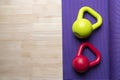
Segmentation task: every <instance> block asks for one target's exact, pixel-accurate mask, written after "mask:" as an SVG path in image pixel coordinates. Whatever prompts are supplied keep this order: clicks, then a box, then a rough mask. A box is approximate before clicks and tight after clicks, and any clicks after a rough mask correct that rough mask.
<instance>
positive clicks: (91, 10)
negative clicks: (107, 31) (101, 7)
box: [77, 6, 102, 30]
mask: <svg viewBox="0 0 120 80" xmlns="http://www.w3.org/2000/svg"><path fill="white" fill-rule="evenodd" d="M84 12H88V13H90V14H91V15H92V16H94V17H95V18H96V19H97V22H96V23H95V24H93V25H92V28H93V30H95V29H97V28H98V27H100V25H101V24H102V17H101V15H100V14H99V13H97V12H96V11H95V10H93V9H92V8H90V7H88V6H85V7H82V8H81V9H80V10H79V13H78V17H77V20H80V19H82V18H83V16H84Z"/></svg>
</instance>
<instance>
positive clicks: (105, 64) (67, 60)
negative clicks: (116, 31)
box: [62, 0, 110, 80]
mask: <svg viewBox="0 0 120 80" xmlns="http://www.w3.org/2000/svg"><path fill="white" fill-rule="evenodd" d="M108 1H109V0H62V32H63V34H62V35H63V80H109V28H110V26H109V19H108V17H109V16H108V4H109V3H108ZM83 6H89V7H91V8H93V9H94V10H96V11H97V12H98V13H100V14H101V16H102V18H103V24H102V26H101V27H100V28H99V29H97V30H95V31H93V33H92V35H91V36H90V37H89V38H88V39H87V40H80V39H78V38H76V37H75V36H74V35H73V33H72V24H73V22H74V21H75V20H76V18H77V15H78V11H79V9H80V8H81V7H83ZM85 18H88V19H89V20H90V21H92V23H95V19H94V18H93V17H91V16H90V15H89V14H85ZM84 41H89V42H90V43H92V44H93V45H94V46H95V47H96V48H97V50H99V51H100V53H101V55H102V59H101V63H100V64H99V65H97V66H96V67H94V68H91V69H89V70H88V71H87V72H86V73H84V74H78V73H76V71H75V70H74V69H73V67H72V60H73V58H74V57H75V55H76V52H77V50H78V47H79V45H80V44H81V42H84ZM83 54H84V55H86V56H87V57H88V58H89V60H91V59H94V58H95V56H93V53H91V52H90V51H89V50H88V49H86V50H85V51H84V53H83Z"/></svg>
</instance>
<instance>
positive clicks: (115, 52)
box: [109, 0, 120, 80]
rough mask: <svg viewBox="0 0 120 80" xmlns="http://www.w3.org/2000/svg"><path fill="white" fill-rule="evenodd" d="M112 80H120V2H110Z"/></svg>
mask: <svg viewBox="0 0 120 80" xmlns="http://www.w3.org/2000/svg"><path fill="white" fill-rule="evenodd" d="M109 13H110V22H109V23H110V44H109V45H110V47H109V48H110V80H120V0H110V8H109Z"/></svg>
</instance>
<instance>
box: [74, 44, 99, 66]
mask: <svg viewBox="0 0 120 80" xmlns="http://www.w3.org/2000/svg"><path fill="white" fill-rule="evenodd" d="M85 47H88V48H90V50H91V51H92V52H93V53H94V54H95V55H96V59H95V60H93V61H91V62H90V63H89V67H93V66H95V65H96V64H99V63H100V60H101V55H100V52H99V51H98V50H97V49H96V48H95V47H94V46H93V45H92V44H90V43H89V42H85V43H82V44H81V45H80V47H79V49H78V52H77V55H76V56H80V55H82V54H83V50H84V48H85Z"/></svg>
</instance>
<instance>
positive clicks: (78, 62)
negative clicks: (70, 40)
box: [72, 42, 101, 73]
mask: <svg viewBox="0 0 120 80" xmlns="http://www.w3.org/2000/svg"><path fill="white" fill-rule="evenodd" d="M85 47H88V48H89V49H90V50H91V51H92V52H93V53H94V54H95V55H96V59H95V60H93V61H91V62H89V60H88V58H87V57H85V56H83V55H82V54H83V53H82V52H83V50H84V49H85ZM100 60H101V55H100V52H99V51H98V50H97V49H96V48H95V47H94V46H93V45H92V44H90V43H89V42H85V43H82V44H81V45H80V47H79V49H78V52H77V55H76V57H75V58H74V59H73V62H72V66H73V68H74V69H75V70H76V71H77V72H79V73H83V72H85V71H87V70H88V69H89V68H91V67H94V66H95V65H97V64H99V63H100Z"/></svg>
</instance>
